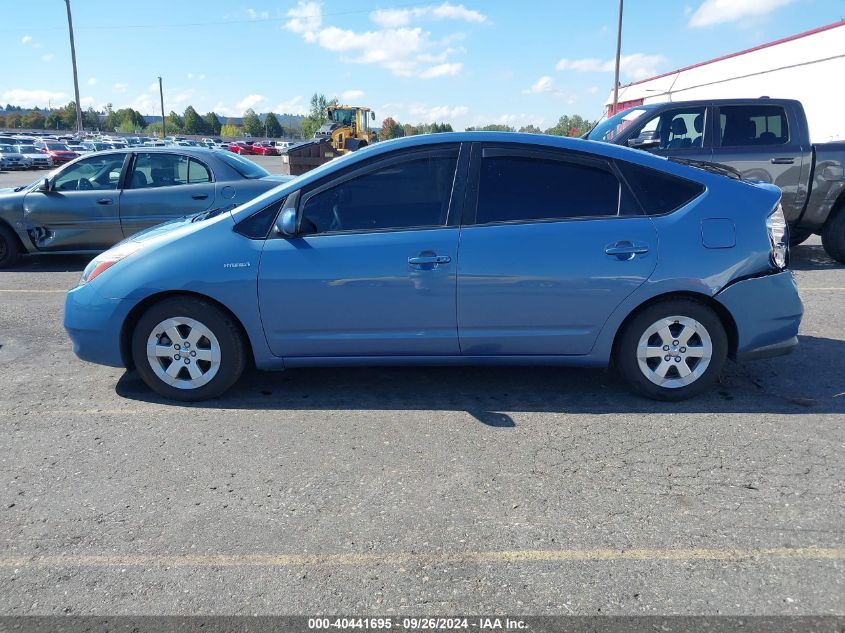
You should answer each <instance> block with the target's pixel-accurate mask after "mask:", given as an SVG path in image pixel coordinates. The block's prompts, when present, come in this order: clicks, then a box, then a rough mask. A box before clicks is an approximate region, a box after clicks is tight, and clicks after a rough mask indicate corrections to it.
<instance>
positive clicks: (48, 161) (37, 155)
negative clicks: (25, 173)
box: [14, 144, 53, 169]
mask: <svg viewBox="0 0 845 633" xmlns="http://www.w3.org/2000/svg"><path fill="white" fill-rule="evenodd" d="M14 147H15V149H16V150H18V153H19V154H22V155H23V156H25V157H26V159H27V160H28V161H29V166H30V168H32V169H50V168H51V167H53V159H52V158H50V155H49V154H45V153H44V152H42V151H41V150H39V149H38V148H37V147H35V145H29V144H22V145H15V146H14Z"/></svg>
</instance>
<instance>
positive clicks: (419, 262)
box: [408, 254, 452, 266]
mask: <svg viewBox="0 0 845 633" xmlns="http://www.w3.org/2000/svg"><path fill="white" fill-rule="evenodd" d="M451 261H452V258H451V257H449V256H448V255H422V254H420V255H418V256H417V257H409V258H408V263H409V264H410V265H411V266H425V265H429V266H430V265H432V264H435V265H436V264H448V263H449V262H451Z"/></svg>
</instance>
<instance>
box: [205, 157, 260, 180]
mask: <svg viewBox="0 0 845 633" xmlns="http://www.w3.org/2000/svg"><path fill="white" fill-rule="evenodd" d="M217 157H218V158H219V159H220V160H222V161H223V162H224V163H226V164H227V165H228V166H229V167H231V168H232V169H234V170H235V171H236V172H238V173H239V174H240V175H241V176H243V177H244V178H264V177H265V176H269V175H270V172H269V171H267V170H266V169H264V168H263V167H260V166H258V165H256V164H255V163H253V162H252V161H251V160H247V159H246V158H243V157H242V156H239V155H238V154H232V153H229V154H224V153H220V154H217Z"/></svg>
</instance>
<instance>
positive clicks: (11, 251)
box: [0, 224, 20, 268]
mask: <svg viewBox="0 0 845 633" xmlns="http://www.w3.org/2000/svg"><path fill="white" fill-rule="evenodd" d="M19 255H20V246H19V245H18V237H17V236H16V235H15V232H14V231H12V229H10V228H9V227H8V226H4V225H2V224H0V268H9V267H11V266H14V265H15V262H16V261H18V256H19Z"/></svg>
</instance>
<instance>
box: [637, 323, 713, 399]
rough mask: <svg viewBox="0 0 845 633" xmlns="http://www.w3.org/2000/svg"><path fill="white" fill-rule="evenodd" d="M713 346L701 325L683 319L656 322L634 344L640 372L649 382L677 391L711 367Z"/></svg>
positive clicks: (705, 329)
mask: <svg viewBox="0 0 845 633" xmlns="http://www.w3.org/2000/svg"><path fill="white" fill-rule="evenodd" d="M712 357H713V343H712V341H711V339H710V334H709V333H708V332H707V328H705V327H704V326H703V325H702V324H701V323H699V322H698V321H696V320H695V319H691V318H689V317H684V316H670V317H666V318H663V319H659V320H658V321H655V322H654V323H652V324H651V325H650V326H649V327H648V328H646V330H645V332H643V335H642V336H641V337H640V340H639V343H638V344H637V362H638V364H639V368H640V371H641V372H642V373H643V375H644V376H645V377H646V378H648V380H650V381H651V382H652V383H654V384H655V385H658V386H660V387H665V388H667V389H678V388H680V387H684V386H686V385H689V384H692V383H693V382H695V381H696V380H698V379H699V378H700V377H701V376H702V375H703V374H704V372H705V371H707V367H708V366H709V365H710V360H711V359H712Z"/></svg>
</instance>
